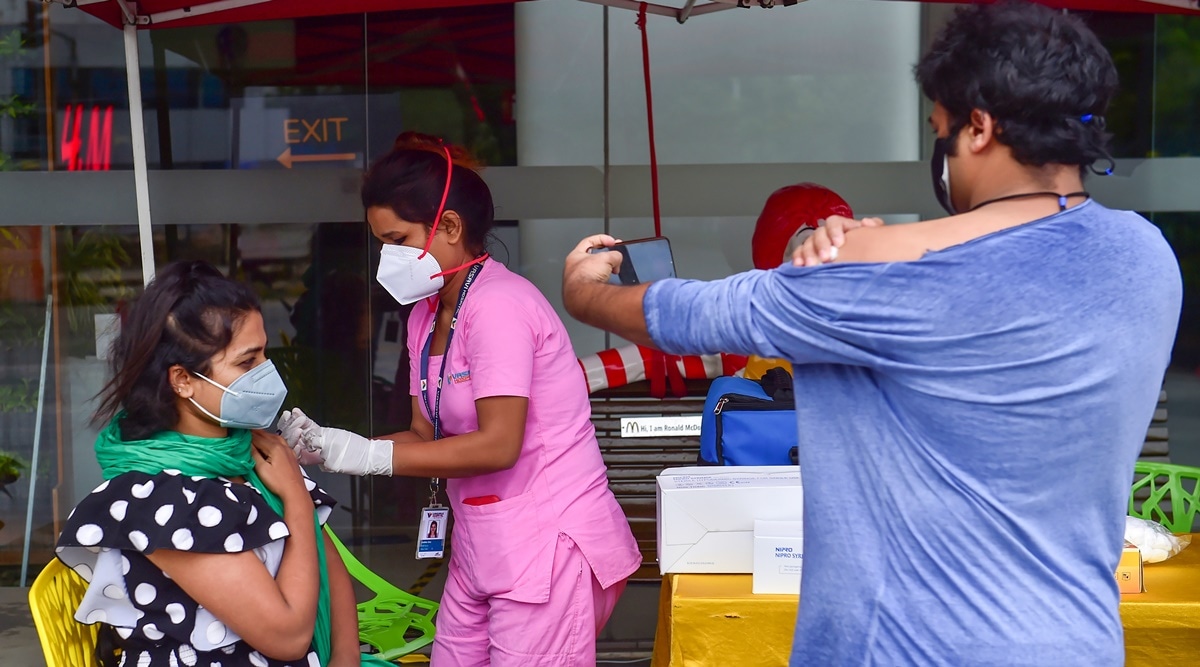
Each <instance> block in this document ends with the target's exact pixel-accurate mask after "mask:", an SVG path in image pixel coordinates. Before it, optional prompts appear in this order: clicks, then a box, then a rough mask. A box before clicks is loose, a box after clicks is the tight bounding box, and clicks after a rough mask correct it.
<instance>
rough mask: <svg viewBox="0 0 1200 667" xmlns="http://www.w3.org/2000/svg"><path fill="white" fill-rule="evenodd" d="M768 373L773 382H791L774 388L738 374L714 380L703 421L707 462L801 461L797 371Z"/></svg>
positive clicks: (702, 442)
mask: <svg viewBox="0 0 1200 667" xmlns="http://www.w3.org/2000/svg"><path fill="white" fill-rule="evenodd" d="M779 372H780V373H782V376H780V375H778V374H775V373H774V371H772V373H771V374H769V375H768V376H767V377H764V378H763V383H765V384H768V385H769V386H770V385H773V384H784V383H783V382H780V380H781V378H782V377H786V387H779V388H776V387H772V389H774V391H773V394H774V397H772V396H771V395H768V394H767V390H766V389H764V386H763V384H760V383H759V382H755V381H753V380H747V379H745V378H738V377H722V378H717V379H716V380H713V383H712V386H711V387H710V388H709V390H708V395H707V397H706V398H705V400H704V416H703V417H702V419H701V420H700V463H701V464H702V465H734V466H747V465H758V466H766V465H796V464H797V458H798V457H797V439H798V436H797V430H796V429H797V426H796V401H795V399H794V398H793V396H792V388H791V376H790V375H788V373H787V371H784V370H782V369H780V370H779Z"/></svg>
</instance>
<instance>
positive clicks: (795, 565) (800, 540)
mask: <svg viewBox="0 0 1200 667" xmlns="http://www.w3.org/2000/svg"><path fill="white" fill-rule="evenodd" d="M803 567H804V523H803V522H801V521H763V520H761V519H757V520H755V522H754V579H753V591H754V594H755V595H761V594H782V595H797V594H799V593H800V572H801V570H802V569H803Z"/></svg>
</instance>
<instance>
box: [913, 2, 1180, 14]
mask: <svg viewBox="0 0 1200 667" xmlns="http://www.w3.org/2000/svg"><path fill="white" fill-rule="evenodd" d="M925 1H926V2H940V3H947V2H949V3H956V4H963V3H962V0H925ZM978 1H982V2H993V1H994V0H978ZM1036 1H1037V2H1038V3H1039V4H1043V5H1048V6H1050V7H1055V8H1058V9H1075V10H1086V11H1093V12H1129V13H1135V14H1197V15H1200V6H1198V5H1197V2H1196V0H1036Z"/></svg>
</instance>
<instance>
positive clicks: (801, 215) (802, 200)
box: [750, 183, 854, 269]
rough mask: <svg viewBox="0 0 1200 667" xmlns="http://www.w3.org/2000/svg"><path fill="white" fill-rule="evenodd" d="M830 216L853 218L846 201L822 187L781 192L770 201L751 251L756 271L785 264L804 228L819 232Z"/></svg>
mask: <svg viewBox="0 0 1200 667" xmlns="http://www.w3.org/2000/svg"><path fill="white" fill-rule="evenodd" d="M831 215H842V216H845V217H847V218H850V217H853V216H854V213H853V211H851V210H850V205H849V204H847V203H846V200H844V199H842V198H841V197H839V196H838V195H837V193H836V192H834V191H833V190H830V189H829V188H827V187H825V186H823V185H817V184H816V183H798V184H796V185H789V186H786V187H782V188H779V189H778V190H776V191H775V192H772V193H771V196H770V197H767V203H766V205H765V206H763V210H762V213H760V214H759V216H758V222H756V223H754V238H753V239H751V241H750V248H751V251H752V253H753V256H754V268H756V269H773V268H775V267H777V266H779V265H780V264H781V263H782V262H783V253H784V251H786V250H787V245H788V241H789V240H790V239H791V238H792V235H793V234H795V233H796V231H797V230H798V229H800V228H801V227H813V228H816V226H817V221H818V220H823V219H825V218H828V217H829V216H831Z"/></svg>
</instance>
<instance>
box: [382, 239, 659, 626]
mask: <svg viewBox="0 0 1200 667" xmlns="http://www.w3.org/2000/svg"><path fill="white" fill-rule="evenodd" d="M447 306H448V307H451V308H453V306H454V304H447ZM436 312H437V297H433V298H431V299H426V300H424V301H421V302H420V303H418V304H417V305H416V306H415V307H414V308H413V310H412V313H411V315H410V316H409V319H408V353H409V359H411V360H412V361H411V366H410V381H409V387H410V388H411V393H412V394H413V395H414V396H417V397H418V401H417V403H418V404H420V409H421V413H422V414H423V415H424V416H425V418H426V419H429V420H430V421H431V422H432V419H431V416H430V415H429V410H428V408H427V407H426V405H425V403H424V401H421V400H419V397H420V386H421V351H422V349H423V347H424V345H425V341H426V339H427V338H428V337H429V335H430V333H429V331H430V326H431V325H432V323H433V318H434V315H435V313H436ZM441 367H442V357H441V356H433V357H431V358H430V360H429V375H430V377H429V386H430V391H429V403H430V404H431V405H432V404H433V403H434V389H433V388H434V387H435V386H436V377H437V374H438V370H439V369H441ZM444 378H445V379H444V381H443V389H442V396H441V406H440V408H439V411H440V419H441V429H442V433H443V437H450V436H454V435H461V434H464V433H470V432H471V431H476V430H478V429H479V420H478V417H477V415H476V412H475V401H477V400H479V399H481V398H488V397H491V396H523V397H526V398H528V399H529V412H528V415H527V417H526V420H525V440H524V441H523V442H522V444H521V454H520V457H519V458H518V459H517V462H516V464H515V465H514V466H513V467H512V468H511V469H509V470H502V471H499V472H494V473H488V474H485V475H478V476H475V477H464V478H459V479H450V480H448V481H447V484H446V492H447V494H448V495H449V497H450V507H451V510H452V511H453V512H454V514H455V529H454V531H453V532H452V536H451V539H452V540H453V541H454V542H453V547H454V548H453V551H452V554H453V556H452V558H453V559H455V560H457V561H458V564H459V566H460V567H462V568H464V571H465V572H466V573H467V575H468V576H469V577H470V578H471V579H473V580H474V583H475V586H476V588H477V589H478V591H479V592H480V593H481V594H483V595H486V596H490V597H501V598H506V599H510V600H515V601H518V602H531V603H536V602H545V601H546V600H548V599H549V593H550V577H551V570H552V568H553V564H554V550H555V546H556V545H557V543H558V536H559V534H560V533H562V534H566V535H567V536H568V537H570V538H571V539H572V540H573V541H574V542H575V544H576V545H577V546H578V547H579V549H580V551H582V552H583V555H584V557H585V558H586V559H587V561H588V564H589V565H590V566H591V568H592V572H593V573H594V574H595V576H596V580H597V581H599V582H600V585H601V586H603V587H604V588H608V587H609V586H612V585H613V584H615V583H618V582H621V581H623V580H625V579H627V578H628V577H629V575H631V574H632V573H633V572H634V571H635V570H636V569H637V568H638V566H639V565H640V564H641V560H642V559H641V554H640V553H639V552H638V548H637V542H636V541H635V540H634V538H633V534H632V533H631V532H630V529H629V524H628V522H627V521H626V519H625V515H624V512H622V511H621V508H620V506H619V505H618V504H617V500H616V498H615V497H614V496H613V494H612V492H611V491H610V490H609V488H608V478H607V476H606V474H605V466H604V461H603V459H602V458H601V457H600V448H599V445H598V444H597V442H596V431H595V428H594V427H593V426H592V422H591V419H590V417H591V404H590V402H589V401H588V394H587V384H586V382H585V380H584V377H583V373H582V372H581V371H580V369H579V363H578V361H577V358H576V355H575V351H574V349H573V348H572V347H571V340H570V338H569V337H568V336H567V330H566V328H565V327H564V326H563V323H562V320H560V319H559V317H558V314H557V313H556V312H555V311H554V308H553V307H552V306H551V305H550V303H549V302H548V301H546V298H545V297H544V296H542V293H541V292H539V291H538V289H537V288H536V287H534V285H533V284H532V283H530V282H529V281H528V280H526V279H524V278H522V277H521V276H518V275H516V274H514V273H512V272H511V271H509V270H508V269H507V268H506V267H505V266H504V265H503V264H500V263H499V262H496V261H492V260H488V261H487V262H485V264H484V266H483V269H482V270H481V271H480V273H479V275H478V277H477V278H476V280H475V283H474V284H473V285H472V286H471V289H470V291H469V292H468V294H467V298H466V300H465V302H464V303H463V305H462V310H461V311H460V313H459V316H458V323H457V324H456V326H455V333H454V339H453V342H452V343H451V346H450V359H449V361H448V363H447V364H446V367H445V374H444ZM397 472H398V473H401V474H403V471H397ZM485 496H497V497H499V498H500V500H499V501H498V502H494V503H489V504H484V505H464V504H463V502H462V501H463V500H464V499H467V498H478V497H485Z"/></svg>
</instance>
